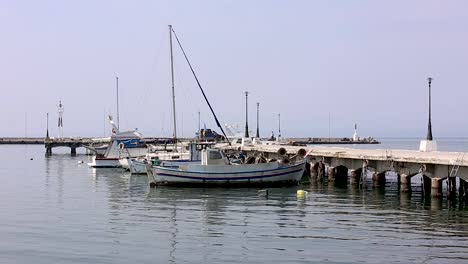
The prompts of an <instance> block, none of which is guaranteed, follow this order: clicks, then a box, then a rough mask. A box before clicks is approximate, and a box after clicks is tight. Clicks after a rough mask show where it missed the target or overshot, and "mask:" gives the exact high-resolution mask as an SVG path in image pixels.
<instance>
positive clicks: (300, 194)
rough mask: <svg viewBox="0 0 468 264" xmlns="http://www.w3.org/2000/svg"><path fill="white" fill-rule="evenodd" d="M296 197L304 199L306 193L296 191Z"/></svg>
mask: <svg viewBox="0 0 468 264" xmlns="http://www.w3.org/2000/svg"><path fill="white" fill-rule="evenodd" d="M296 195H297V198H304V197H306V196H307V191H304V190H297V192H296Z"/></svg>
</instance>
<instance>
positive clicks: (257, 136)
mask: <svg viewBox="0 0 468 264" xmlns="http://www.w3.org/2000/svg"><path fill="white" fill-rule="evenodd" d="M259 107H260V103H257V135H255V137H256V138H260V130H259V128H258V126H259V121H258V117H259Z"/></svg>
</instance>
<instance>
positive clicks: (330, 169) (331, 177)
mask: <svg viewBox="0 0 468 264" xmlns="http://www.w3.org/2000/svg"><path fill="white" fill-rule="evenodd" d="M327 174H328V181H329V182H330V181H335V167H328V172H327Z"/></svg>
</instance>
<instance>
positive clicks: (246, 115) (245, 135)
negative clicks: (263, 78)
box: [244, 92, 249, 138]
mask: <svg viewBox="0 0 468 264" xmlns="http://www.w3.org/2000/svg"><path fill="white" fill-rule="evenodd" d="M248 97H249V92H245V134H244V137H245V138H248V137H249V119H248V118H249V115H248V107H247V105H248V102H247V99H248Z"/></svg>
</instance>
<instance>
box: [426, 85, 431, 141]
mask: <svg viewBox="0 0 468 264" xmlns="http://www.w3.org/2000/svg"><path fill="white" fill-rule="evenodd" d="M427 81H428V83H429V122H428V123H427V140H432V124H431V84H432V78H431V77H429V78H427Z"/></svg>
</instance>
